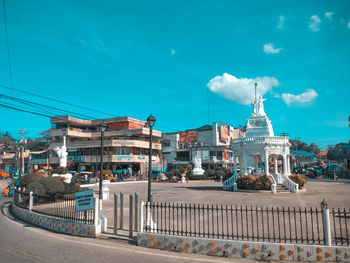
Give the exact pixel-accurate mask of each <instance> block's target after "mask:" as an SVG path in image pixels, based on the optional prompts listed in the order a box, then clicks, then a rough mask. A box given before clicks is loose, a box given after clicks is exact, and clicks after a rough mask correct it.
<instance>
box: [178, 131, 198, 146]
mask: <svg viewBox="0 0 350 263" xmlns="http://www.w3.org/2000/svg"><path fill="white" fill-rule="evenodd" d="M196 141H197V131H196V130H192V131H185V132H180V143H187V142H196Z"/></svg>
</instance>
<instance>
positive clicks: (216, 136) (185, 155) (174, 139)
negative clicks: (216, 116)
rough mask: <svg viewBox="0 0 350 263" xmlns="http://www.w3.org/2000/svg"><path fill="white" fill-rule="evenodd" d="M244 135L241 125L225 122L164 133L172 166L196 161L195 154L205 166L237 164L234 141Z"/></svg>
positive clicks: (164, 141)
mask: <svg viewBox="0 0 350 263" xmlns="http://www.w3.org/2000/svg"><path fill="white" fill-rule="evenodd" d="M241 137H244V132H243V130H241V129H238V128H234V127H233V126H228V125H226V124H224V123H221V125H220V127H218V123H213V124H212V125H211V126H210V125H205V126H202V127H200V128H197V129H193V130H187V131H183V132H175V133H163V140H162V146H163V147H162V152H163V157H164V159H165V160H166V162H167V165H168V167H170V166H172V167H173V168H175V169H176V168H179V167H181V166H188V165H191V164H192V163H193V160H194V157H195V156H197V155H199V156H200V157H201V159H202V168H203V169H205V170H208V169H214V168H216V167H217V166H221V167H226V168H231V167H233V156H232V151H231V147H230V145H231V141H232V140H233V139H236V138H241Z"/></svg>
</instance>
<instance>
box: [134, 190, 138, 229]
mask: <svg viewBox="0 0 350 263" xmlns="http://www.w3.org/2000/svg"><path fill="white" fill-rule="evenodd" d="M138 206H139V194H138V193H135V224H134V225H135V227H134V230H135V231H136V232H137V231H138V228H137V224H138V222H139V207H138Z"/></svg>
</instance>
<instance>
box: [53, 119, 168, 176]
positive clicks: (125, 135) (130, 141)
mask: <svg viewBox="0 0 350 263" xmlns="http://www.w3.org/2000/svg"><path fill="white" fill-rule="evenodd" d="M102 122H103V123H105V124H106V125H107V130H106V131H105V132H104V154H103V155H104V157H103V161H104V169H110V170H118V169H124V168H131V169H132V170H133V172H134V173H138V174H139V175H141V174H146V173H147V171H148V163H149V157H148V156H149V136H150V129H149V128H147V122H146V121H142V120H138V119H134V118H131V117H118V118H109V119H98V120H83V119H77V118H73V117H71V116H57V117H52V118H51V124H52V127H51V129H50V130H49V133H50V137H51V139H52V142H51V143H50V149H51V150H53V149H55V148H56V147H59V146H61V145H62V143H63V134H64V132H65V133H66V136H67V150H68V165H67V167H68V170H74V171H82V170H83V171H91V172H92V173H95V172H96V171H97V170H99V163H100V154H101V123H102ZM161 137H162V133H161V132H160V131H158V130H153V136H152V138H153V143H152V148H153V151H152V167H153V168H155V169H161V168H162V153H161V143H160V139H161ZM51 152H54V151H51ZM49 162H50V165H51V166H52V167H53V168H54V167H55V166H58V164H59V161H58V157H55V156H53V157H50V160H49Z"/></svg>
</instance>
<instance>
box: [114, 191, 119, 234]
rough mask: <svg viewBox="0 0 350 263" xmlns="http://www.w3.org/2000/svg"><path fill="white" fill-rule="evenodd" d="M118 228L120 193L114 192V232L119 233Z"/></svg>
mask: <svg viewBox="0 0 350 263" xmlns="http://www.w3.org/2000/svg"><path fill="white" fill-rule="evenodd" d="M117 228H118V193H114V234H115V235H116V234H117Z"/></svg>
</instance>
